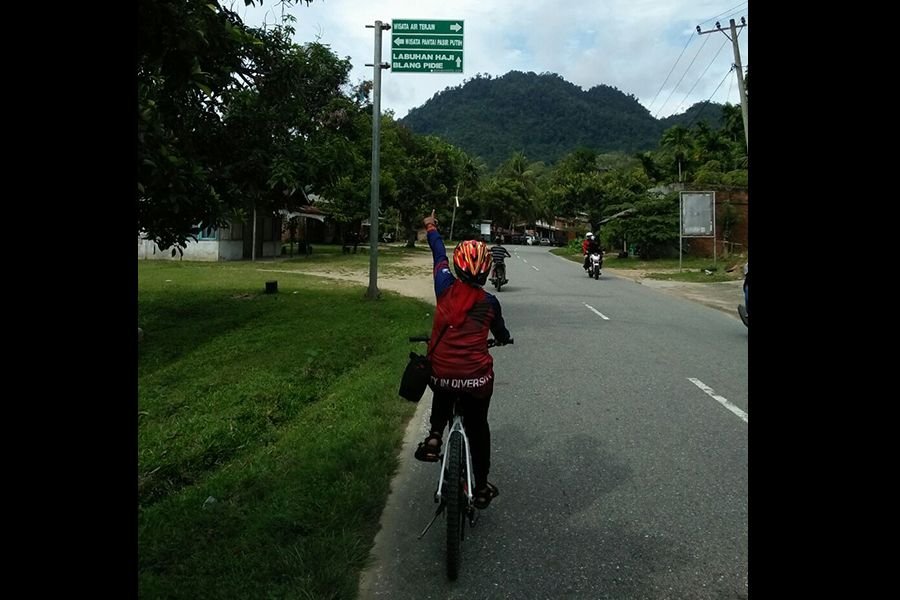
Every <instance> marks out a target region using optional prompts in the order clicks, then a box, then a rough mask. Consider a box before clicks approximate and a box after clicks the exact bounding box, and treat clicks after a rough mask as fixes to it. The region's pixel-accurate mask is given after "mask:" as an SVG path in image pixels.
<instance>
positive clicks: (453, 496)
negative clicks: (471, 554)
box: [446, 431, 466, 579]
mask: <svg viewBox="0 0 900 600" xmlns="http://www.w3.org/2000/svg"><path fill="white" fill-rule="evenodd" d="M462 445H463V440H462V434H461V433H459V432H458V431H454V432H453V433H451V434H450V443H449V445H448V450H447V451H448V452H449V453H450V454H449V455H448V457H447V488H446V495H447V577H448V578H450V579H456V577H457V575H459V561H460V544H461V542H462V536H463V527H465V523H464V522H463V521H464V520H465V518H466V511H465V506H466V499H465V495H464V491H463V478H464V477H465V476H466V471H465V464H464V461H465V455H464V454H463V450H462Z"/></svg>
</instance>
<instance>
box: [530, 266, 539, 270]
mask: <svg viewBox="0 0 900 600" xmlns="http://www.w3.org/2000/svg"><path fill="white" fill-rule="evenodd" d="M531 268H532V269H534V270H535V271H540V269H538V268H537V267H536V266H534V265H531Z"/></svg>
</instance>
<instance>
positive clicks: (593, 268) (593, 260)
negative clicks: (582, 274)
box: [587, 252, 603, 279]
mask: <svg viewBox="0 0 900 600" xmlns="http://www.w3.org/2000/svg"><path fill="white" fill-rule="evenodd" d="M602 266H603V255H602V254H600V253H599V252H591V255H590V257H589V258H588V271H587V274H588V277H593V278H594V279H600V268H601V267H602Z"/></svg>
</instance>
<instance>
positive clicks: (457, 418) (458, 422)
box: [434, 401, 475, 506]
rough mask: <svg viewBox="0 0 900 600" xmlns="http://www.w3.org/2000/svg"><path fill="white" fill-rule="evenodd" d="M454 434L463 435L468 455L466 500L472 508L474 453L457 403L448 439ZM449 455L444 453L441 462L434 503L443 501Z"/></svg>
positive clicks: (454, 407)
mask: <svg viewBox="0 0 900 600" xmlns="http://www.w3.org/2000/svg"><path fill="white" fill-rule="evenodd" d="M453 432H459V433H460V434H461V435H462V439H463V449H464V451H465V453H466V499H467V505H468V506H472V503H473V502H474V501H475V495H474V494H473V492H472V490H473V489H475V485H474V481H473V480H472V452H471V451H470V450H469V438H468V436H467V435H466V429H465V427H463V422H462V416H461V415H459V414H456V402H455V401H454V402H453V423H452V424H451V425H450V432H449V433H448V434H447V439H448V440H449V439H450V437H451V436H452V435H453ZM448 456H449V453H448V452H444V457H443V460H442V461H441V472H440V473H439V474H438V485H437V491H436V492H435V493H434V501H435V502H440V501H441V492H442V490H443V489H444V473H446V472H447V460H448V458H447V457H448Z"/></svg>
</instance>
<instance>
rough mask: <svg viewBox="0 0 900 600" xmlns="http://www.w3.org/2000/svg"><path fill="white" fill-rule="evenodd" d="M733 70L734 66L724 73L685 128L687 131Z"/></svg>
mask: <svg viewBox="0 0 900 600" xmlns="http://www.w3.org/2000/svg"><path fill="white" fill-rule="evenodd" d="M733 70H734V66H733V65H732V67H731V68H730V69H728V70H727V71H726V72H725V77H723V78H722V81H720V82H719V85H717V86H716V89H714V90H713V93H712V94H710V95H709V98H707V99H706V100H704V101H703V105H702V106H701V107H700V110H698V111H697V114H695V115H694V118H693V119H691V122H690V123H688V126H687V128H688V129H690V128H691V127H693V126H694V123H696V122H697V119H699V118H700V115H702V114H703V109H705V108H706V107H707V106H709V101H710V100H712V98H713V96H715V95H716V92H718V91H719V88H720V87H722V84H723V83H724V82H725V79H726V78H727V77H728V75H729V74H730V73H731V72H732V71H733Z"/></svg>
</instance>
